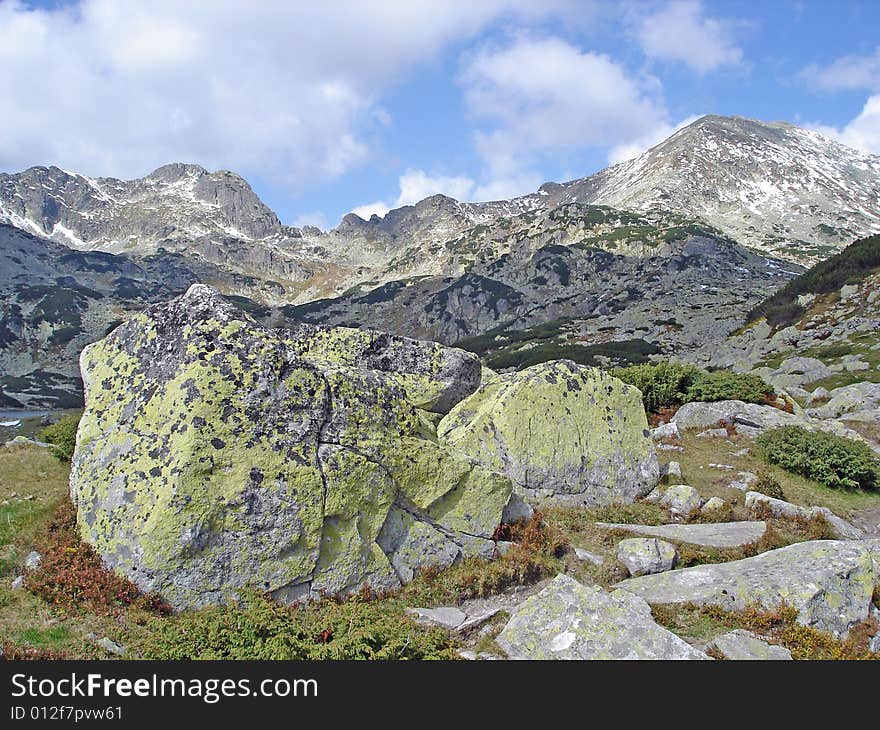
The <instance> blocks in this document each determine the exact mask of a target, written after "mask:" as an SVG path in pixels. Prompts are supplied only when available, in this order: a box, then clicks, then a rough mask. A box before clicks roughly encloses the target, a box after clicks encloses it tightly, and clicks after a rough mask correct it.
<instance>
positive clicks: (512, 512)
mask: <svg viewBox="0 0 880 730" xmlns="http://www.w3.org/2000/svg"><path fill="white" fill-rule="evenodd" d="M534 514H535V510H533V509H532V506H531V505H530V504H529V503H528V502H526V501H525V500H524V499H523V498H522V497H520V496H519V495H518V494H511V495H510V499H509V500H507V504H506V505H505V506H504V511H503V512H502V513H501V521H502V522H504V523H505V524H508V525H512V524H514V523H515V522H528V521H529V520H530V519H532V517H533V516H534Z"/></svg>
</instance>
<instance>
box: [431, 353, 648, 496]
mask: <svg viewBox="0 0 880 730" xmlns="http://www.w3.org/2000/svg"><path fill="white" fill-rule="evenodd" d="M437 432H438V435H439V437H440V439H441V441H442V442H445V443H447V444H449V445H450V446H453V447H455V448H456V449H459V450H461V451H463V452H464V453H466V454H468V456H470V457H472V458H473V459H475V460H476V461H478V462H479V463H481V464H483V465H484V466H486V467H487V468H489V469H491V470H493V471H497V472H501V473H503V474H506V475H507V476H509V477H510V478H511V479H512V480H513V483H514V488H515V489H516V490H517V491H518V492H519V493H521V494H523V495H524V496H525V497H527V498H528V499H531V500H534V501H537V502H541V503H555V504H564V505H588V506H596V505H608V504H613V503H620V502H632V501H634V500H636V499H638V498H639V497H643V496H644V495H646V494H647V493H648V492H650V491H651V489H652V488H653V487H654V485H656V483H657V481H658V479H659V476H660V466H659V463H658V461H657V454H656V452H655V450H654V445H653V442H652V440H651V433H650V431H649V430H648V423H647V419H646V417H645V411H644V408H643V406H642V401H641V396H640V394H639V391H638V390H637V389H636V388H634V387H632V386H630V385H627V384H625V383H623V382H621V381H620V380H618V379H617V378H614V377H612V376H611V375H609V374H607V373H605V372H603V371H601V370H598V369H595V368H589V367H583V366H581V365H577V364H575V363H573V362H572V361H570V360H556V361H553V362H547V363H542V364H540V365H535V366H533V367H530V368H527V369H525V370H522V371H520V372H515V373H506V374H502V375H498V376H497V377H495V378H492V379H490V380H489V381H487V382H486V383H484V384H483V385H482V386H481V387H480V389H479V390H477V392H476V393H474V394H473V395H471V396H470V397H468V398H465V399H464V400H463V401H461V402H460V403H459V404H458V405H456V406H455V407H454V408H453V409H452V410H451V411H450V412H449V414H448V415H447V416H445V417H444V418H443V420H442V421H441V422H440V424H439V426H438V428H437Z"/></svg>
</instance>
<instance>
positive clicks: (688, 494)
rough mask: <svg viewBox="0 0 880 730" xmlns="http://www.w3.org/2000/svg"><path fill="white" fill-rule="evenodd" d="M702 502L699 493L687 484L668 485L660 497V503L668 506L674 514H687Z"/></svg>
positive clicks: (697, 507)
mask: <svg viewBox="0 0 880 730" xmlns="http://www.w3.org/2000/svg"><path fill="white" fill-rule="evenodd" d="M702 503H703V499H702V497H700V493H699V492H698V491H697V490H696V489H694V488H693V487H691V486H688V485H687V484H676V485H675V486H672V487H669V489H667V490H666V491H665V492H663V496H662V497H661V498H660V504H662V505H663V506H664V507H668V508H669V511H670V512H672V514H674V515H689V514H690V513H691V512H693V511H694V510H696V509H699V508H700V505H701V504H702Z"/></svg>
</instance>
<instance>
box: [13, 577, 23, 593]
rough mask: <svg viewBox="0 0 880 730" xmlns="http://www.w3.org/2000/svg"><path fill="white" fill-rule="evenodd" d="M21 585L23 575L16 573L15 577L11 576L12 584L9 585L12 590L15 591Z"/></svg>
mask: <svg viewBox="0 0 880 730" xmlns="http://www.w3.org/2000/svg"><path fill="white" fill-rule="evenodd" d="M23 585H24V576H23V575H17V576H16V577H15V578H13V580H12V585H11V586H10V587H11V588H12V590H14V591H17V590H18V589H19V588H21V587H22V586H23Z"/></svg>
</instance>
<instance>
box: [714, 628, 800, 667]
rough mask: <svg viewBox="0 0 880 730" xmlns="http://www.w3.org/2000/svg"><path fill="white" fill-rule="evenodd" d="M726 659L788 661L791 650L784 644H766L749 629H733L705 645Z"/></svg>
mask: <svg viewBox="0 0 880 730" xmlns="http://www.w3.org/2000/svg"><path fill="white" fill-rule="evenodd" d="M706 648H707V649H714V650H715V651H716V652H718V653H719V654H720V655H721V656H722V657H724V658H725V659H727V660H728V661H790V660H791V652H790V651H789V650H788V649H786V648H785V647H784V646H774V645H773V644H768V643H767V642H766V641H764V640H763V639H762V638H761V637H760V636H757V635H756V634H754V633H752V632H751V631H744V630H743V629H735V630H734V631H730V632H728V633H726V634H722V635H721V636H717V637H715V638H714V639H713V640H712V641H710V642H709V644H708V645H707V646H706Z"/></svg>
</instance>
